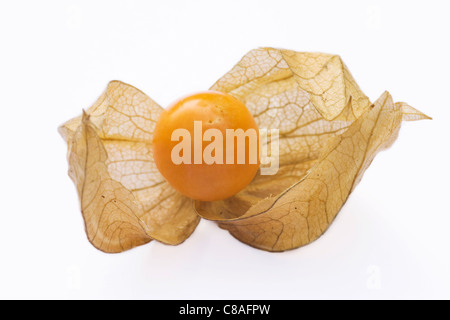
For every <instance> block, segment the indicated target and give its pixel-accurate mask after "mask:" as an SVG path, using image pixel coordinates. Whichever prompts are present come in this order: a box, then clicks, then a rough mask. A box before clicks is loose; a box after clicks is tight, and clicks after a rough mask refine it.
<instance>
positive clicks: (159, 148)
mask: <svg viewBox="0 0 450 320" xmlns="http://www.w3.org/2000/svg"><path fill="white" fill-rule="evenodd" d="M194 121H202V126H203V133H205V131H206V130H208V129H210V128H215V129H218V130H220V131H221V133H222V135H223V150H224V151H223V154H224V158H223V164H216V163H213V164H210V165H208V164H205V163H204V161H203V163H202V164H194V146H193V145H194ZM179 128H184V129H187V130H188V131H189V133H190V134H191V140H192V141H191V155H192V157H191V158H192V161H191V164H185V163H182V164H179V165H175V164H174V163H173V161H172V158H171V152H172V149H173V148H174V147H175V146H176V145H177V144H178V143H180V141H181V140H180V141H171V137H172V133H173V131H174V130H176V129H179ZM226 129H235V130H236V129H243V130H244V131H246V130H247V129H254V130H256V133H257V135H258V143H259V132H258V127H257V125H256V123H255V120H254V119H253V116H252V115H251V113H250V112H249V111H248V109H247V108H246V107H245V105H244V104H243V103H242V102H241V101H239V100H237V99H236V98H234V97H233V96H231V95H229V94H225V93H221V92H215V91H207V92H201V93H196V94H193V95H190V96H187V97H184V98H181V99H179V100H177V101H176V102H174V103H173V104H172V105H171V106H170V107H169V108H168V109H166V110H164V111H163V113H162V114H161V116H160V118H159V120H158V122H157V124H156V127H155V131H154V135H153V155H154V159H155V163H156V166H157V167H158V169H159V171H160V172H161V174H162V175H163V176H164V178H165V179H166V180H167V181H168V182H169V183H170V184H171V185H172V187H174V188H175V189H176V190H177V191H179V192H180V193H181V194H183V195H185V196H187V197H189V198H191V199H194V200H202V201H217V200H223V199H226V198H229V197H231V196H233V195H235V194H236V193H238V192H239V191H241V190H242V189H243V188H245V187H246V186H247V185H248V184H249V183H250V182H251V181H252V180H253V178H254V177H255V175H256V173H257V171H258V169H259V156H258V163H256V164H250V163H249V140H248V139H246V150H245V151H246V152H245V154H246V156H245V159H246V161H245V164H237V143H236V142H235V144H234V149H235V150H234V156H235V161H234V164H227V163H226V158H225V154H226V151H225V150H226ZM210 143H211V142H210V141H203V150H204V149H205V147H206V146H207V145H208V144H210ZM257 148H258V152H259V146H257Z"/></svg>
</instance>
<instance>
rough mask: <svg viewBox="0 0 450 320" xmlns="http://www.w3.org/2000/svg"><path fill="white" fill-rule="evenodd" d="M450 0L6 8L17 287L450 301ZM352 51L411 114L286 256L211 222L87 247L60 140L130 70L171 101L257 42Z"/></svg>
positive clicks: (366, 78)
mask: <svg viewBox="0 0 450 320" xmlns="http://www.w3.org/2000/svg"><path fill="white" fill-rule="evenodd" d="M449 12H450V6H449V2H448V1H423V2H418V1H392V0H389V1H283V0H276V1H262V0H258V1H256V0H254V1H244V0H239V1H230V0H227V1H206V0H205V1H170V0H164V1H162V0H161V1H124V0H122V1H92V0H90V1H61V0H58V1H5V0H1V2H0V105H1V106H0V108H1V109H0V110H1V113H0V117H1V118H0V119H1V123H0V134H1V142H2V144H1V146H0V152H1V157H0V192H1V193H0V194H1V198H0V200H1V206H0V214H1V219H0V298H149V299H167V298H180V299H189V298H191V299H200V298H210V299H216V298H217V299H218V298H223V299H241V298H245V299H261V298H265V299H278V298H279V299H284V298H287V299H314V298H356V299H366V298H374V299H381V298H446V299H448V298H450V274H449V270H450V250H449V244H450V208H449V201H448V199H449V198H450V194H449V191H450V188H449V185H448V182H449V181H450V174H449V168H448V166H449V151H448V148H449V138H450V136H449V133H448V132H449V126H450V111H449V109H450V104H449V92H450V80H449V79H450V76H449V75H450V63H449V61H450V60H449V57H450V47H449V33H450V22H449V21H450V19H449V17H448V13H449ZM259 46H274V47H283V48H288V49H294V50H297V51H323V52H329V53H337V54H340V55H341V56H342V58H343V59H344V61H345V62H346V64H347V65H348V67H349V68H350V70H351V72H352V73H353V75H354V77H355V79H356V80H357V81H358V83H359V84H360V86H361V88H362V89H363V90H364V92H365V93H366V94H367V95H368V96H369V97H370V98H371V100H372V101H374V100H375V99H376V98H378V96H379V95H380V94H381V93H382V92H383V91H384V90H389V91H390V92H391V93H392V95H393V96H394V99H395V100H396V101H407V102H409V103H410V104H411V105H413V106H415V107H417V108H418V109H420V110H421V111H423V112H425V113H427V114H429V115H430V116H432V117H433V118H434V120H433V121H421V122H415V123H414V122H413V123H405V125H404V126H403V128H402V130H401V134H400V137H399V139H398V141H397V142H396V144H395V145H394V146H393V148H392V149H390V150H388V151H386V152H383V153H382V154H380V155H379V156H378V157H377V158H376V159H375V161H374V162H373V164H372V166H371V167H370V168H369V170H368V171H367V173H366V175H365V176H364V179H363V180H362V182H361V184H360V185H359V187H358V188H357V189H356V191H355V192H354V193H353V194H352V195H351V198H350V200H349V201H348V203H347V204H346V205H345V207H344V208H343V209H342V211H341V213H340V215H339V216H338V218H337V220H336V221H335V223H334V224H333V225H332V227H331V228H330V230H329V231H328V232H327V233H326V234H325V235H324V236H323V237H322V238H320V239H319V240H318V241H316V242H315V243H313V244H311V245H309V246H307V247H304V248H301V249H298V250H294V251H291V252H287V253H282V254H271V253H266V252H262V251H258V250H255V249H252V248H250V247H248V246H246V245H243V244H241V243H240V242H238V241H237V240H235V239H234V238H232V237H231V236H230V235H229V234H228V233H227V232H226V231H223V230H220V229H219V228H217V227H216V226H215V225H214V224H213V223H211V222H207V221H202V222H201V224H200V225H199V227H198V229H197V230H196V232H195V233H194V235H193V236H192V237H191V238H190V239H189V240H187V241H186V242H185V243H184V244H183V245H180V246H178V247H170V246H165V245H162V244H159V243H156V242H154V243H151V244H149V245H146V246H142V247H140V248H137V249H134V250H132V251H130V252H126V253H123V254H119V255H107V254H104V253H101V252H99V251H97V250H96V249H94V248H93V247H92V246H91V245H90V244H89V243H88V241H87V239H86V236H85V233H84V229H83V223H82V219H81V215H80V212H79V204H78V201H77V195H76V192H75V188H74V186H73V185H72V182H71V181H70V179H69V178H68V176H67V174H66V172H67V161H66V146H65V144H64V142H63V140H62V139H61V138H60V137H59V135H58V134H57V131H56V129H57V127H58V125H60V124H61V123H63V122H64V121H65V120H68V119H69V118H71V117H73V116H76V115H78V114H80V112H81V110H82V108H87V107H89V106H90V104H91V103H92V102H93V101H94V100H95V99H96V98H97V97H98V96H99V95H100V93H101V92H102V91H103V90H104V88H105V86H106V84H107V83H108V81H110V80H112V79H118V80H122V81H125V82H128V83H130V84H133V85H135V86H136V87H138V88H140V89H142V90H143V91H144V92H146V93H147V94H148V95H149V96H151V97H152V98H153V99H155V100H156V101H157V102H159V103H160V104H161V105H163V106H164V105H167V104H168V103H170V102H171V101H173V100H174V99H176V98H177V97H179V96H181V95H184V94H186V93H189V92H193V91H199V90H204V89H207V88H208V87H209V86H210V85H212V84H213V83H214V82H215V80H217V79H218V78H219V77H220V76H222V75H223V74H224V73H225V72H226V71H228V70H229V69H230V68H231V67H232V66H234V64H235V63H236V62H237V61H238V60H239V59H240V58H241V57H242V56H243V55H244V54H245V53H246V52H247V51H249V50H250V49H252V48H256V47H259Z"/></svg>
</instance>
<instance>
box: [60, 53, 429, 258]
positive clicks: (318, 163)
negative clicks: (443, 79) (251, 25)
mask: <svg viewBox="0 0 450 320" xmlns="http://www.w3.org/2000/svg"><path fill="white" fill-rule="evenodd" d="M211 89H212V90H217V91H222V92H226V93H229V94H231V95H233V96H235V97H236V98H238V99H240V100H241V101H242V102H244V103H245V104H246V106H247V108H248V109H249V110H250V111H251V112H252V114H253V116H254V118H255V121H256V122H257V124H258V126H259V128H275V129H279V171H278V173H277V174H276V175H273V176H265V175H261V174H258V175H257V176H256V177H255V179H254V181H253V182H252V183H251V184H250V185H249V186H247V188H246V189H244V190H243V191H241V192H239V193H238V194H236V195H235V196H233V197H231V198H229V199H226V200H223V201H216V202H201V201H193V200H191V199H188V198H186V197H185V196H183V195H181V194H179V193H178V192H177V191H175V190H174V189H173V188H172V187H171V186H170V185H169V184H168V183H167V182H166V181H165V180H164V178H163V177H162V175H161V174H160V173H159V172H158V170H157V168H156V165H155V163H154V160H153V154H152V136H153V130H154V127H155V124H156V121H157V120H158V118H159V115H160V114H161V112H162V110H163V109H162V108H161V107H160V106H159V105H158V104H157V103H156V102H154V101H153V100H152V99H150V98H149V97H148V96H147V95H145V94H144V93H143V92H141V91H140V90H138V89H136V88H134V87H133V86H130V85H127V84H125V83H122V82H119V81H112V82H111V83H109V85H108V87H107V88H106V90H105V92H104V93H103V94H102V95H101V96H100V98H99V99H98V100H97V102H96V103H95V104H94V105H93V106H92V107H91V108H89V109H88V110H87V111H86V112H84V113H83V115H81V116H80V117H77V118H75V119H72V120H70V121H68V122H67V123H66V124H64V125H63V126H61V127H60V133H61V135H62V136H63V137H64V139H65V140H66V142H67V144H68V159H69V175H70V177H71V178H72V180H73V181H74V183H75V185H76V187H77V191H78V195H79V199H80V203H81V211H82V214H83V218H84V222H85V227H86V233H87V236H88V239H89V241H90V242H91V243H92V244H93V245H94V246H95V247H96V248H97V249H99V250H101V251H104V252H108V253H118V252H123V251H125V250H129V249H131V248H133V247H136V246H139V245H142V244H145V243H148V242H149V241H151V240H157V241H160V242H162V243H165V244H170V245H177V244H180V243H182V242H183V241H184V240H186V239H187V238H188V237H189V236H190V235H191V234H192V232H193V231H194V230H195V228H196V226H197V225H198V223H199V221H200V218H205V219H209V220H213V221H217V223H218V224H219V225H220V227H222V228H224V229H226V230H228V231H229V232H230V233H231V234H232V235H233V236H234V237H236V238H237V239H238V240H240V241H242V242H244V243H246V244H248V245H250V246H252V247H255V248H258V249H263V250H267V251H285V250H290V249H294V248H298V247H300V246H303V245H307V244H309V243H310V242H312V241H314V240H315V239H317V238H318V237H319V236H321V235H322V234H323V233H324V232H325V231H326V230H327V229H328V227H329V226H330V224H331V223H332V222H333V220H334V218H335V217H336V215H337V214H338V213H339V211H340V209H341V207H342V206H343V204H344V203H345V202H346V200H347V199H348V197H349V195H350V194H351V192H352V191H353V189H354V188H355V187H356V185H357V184H358V182H359V181H360V180H361V178H362V176H363V174H364V172H365V170H366V169H367V168H368V167H369V165H370V164H371V162H372V160H373V159H374V157H375V155H376V154H377V153H378V152H379V151H381V150H383V149H386V148H387V147H389V146H391V145H392V143H393V142H394V141H395V139H396V137H397V134H398V131H399V129H400V126H401V123H402V121H404V120H421V119H429V117H427V116H426V115H424V114H423V113H421V112H420V111H417V110H416V109H414V108H412V107H410V106H409V105H408V104H406V103H403V102H397V103H394V101H393V99H392V97H391V95H390V94H389V93H388V92H385V93H383V94H382V96H381V97H380V98H378V100H376V101H375V102H374V103H371V102H370V101H369V99H368V98H367V97H366V96H365V95H364V93H363V92H362V91H361V90H360V88H359V86H358V85H357V84H356V82H355V81H354V79H353V77H352V76H351V74H350V72H349V71H348V69H347V67H346V66H345V64H344V63H343V62H342V60H341V58H340V57H339V56H336V55H329V54H321V53H304V52H295V51H290V50H280V49H273V48H260V49H255V50H252V51H250V52H249V53H248V54H246V55H245V56H244V57H243V58H242V60H241V61H240V62H239V63H238V64H237V65H236V66H235V67H234V68H233V69H231V70H230V71H229V72H228V73H227V74H225V75H224V76H223V77H222V78H220V79H219V80H218V81H217V82H216V83H215V84H214V85H213V86H212V87H211ZM187 183H188V182H187Z"/></svg>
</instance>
